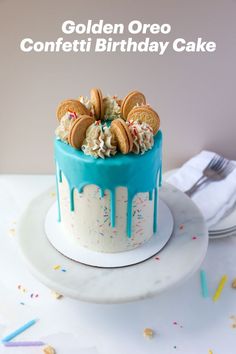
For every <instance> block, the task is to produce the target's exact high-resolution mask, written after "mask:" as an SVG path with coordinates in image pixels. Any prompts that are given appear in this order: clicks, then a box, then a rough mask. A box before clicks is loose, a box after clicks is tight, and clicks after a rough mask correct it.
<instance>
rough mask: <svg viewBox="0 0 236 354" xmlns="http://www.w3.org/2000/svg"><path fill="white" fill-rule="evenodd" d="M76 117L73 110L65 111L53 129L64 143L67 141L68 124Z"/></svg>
mask: <svg viewBox="0 0 236 354" xmlns="http://www.w3.org/2000/svg"><path fill="white" fill-rule="evenodd" d="M76 118H77V115H76V113H75V112H70V111H68V112H66V114H65V115H64V116H63V117H62V118H61V120H60V124H59V126H58V127H57V128H56V130H55V134H56V136H57V137H58V138H59V139H61V140H62V141H64V142H65V143H68V135H69V131H70V126H71V124H72V123H73V121H74V120H75V119H76Z"/></svg>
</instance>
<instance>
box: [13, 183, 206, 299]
mask: <svg viewBox="0 0 236 354" xmlns="http://www.w3.org/2000/svg"><path fill="white" fill-rule="evenodd" d="M54 194H55V193H54V189H51V190H49V191H47V192H45V193H44V194H42V195H41V196H40V197H38V198H37V199H36V200H34V201H33V202H32V203H31V204H30V207H29V208H28V209H27V211H26V212H25V214H24V215H23V216H22V219H21V223H20V227H19V246H20V249H21V251H22V255H23V257H24V260H25V261H26V263H27V265H28V267H29V269H30V271H31V272H32V274H33V275H34V276H35V277H37V278H38V279H39V280H40V281H41V282H42V283H44V284H45V285H46V286H48V287H49V288H51V289H53V290H55V291H57V292H58V293H60V294H62V295H64V296H68V297H72V298H75V299H78V300H82V301H87V302H94V303H122V302H128V301H134V300H140V299H144V298H147V297H151V296H154V295H156V294H158V293H160V292H162V291H164V290H166V289H168V288H170V287H172V286H174V285H176V284H178V283H179V282H181V281H183V280H184V279H186V278H188V277H189V276H191V275H192V274H193V273H194V272H195V271H196V270H197V269H198V268H199V266H200V264H201V262H202V260H203V258H204V256H205V253H206V250H207V245H208V232H207V228H206V225H205V222H204V220H203V217H202V215H201V213H200V212H199V210H198V209H197V207H196V206H195V204H194V203H193V202H192V201H191V200H190V198H188V197H187V196H186V195H185V194H184V193H182V192H180V191H179V190H177V189H176V188H174V187H173V186H171V185H169V184H167V183H165V184H164V186H163V187H162V188H161V191H160V196H161V198H162V200H163V201H164V202H165V203H166V204H167V205H168V206H169V208H170V210H171V212H172V215H173V218H174V231H173V235H172V237H171V239H170V241H169V242H168V243H167V245H166V246H165V247H164V248H163V249H162V251H161V252H159V253H158V254H157V255H155V256H153V257H152V258H149V259H148V260H146V261H144V262H142V263H139V264H136V265H132V266H127V267H123V268H115V269H104V268H98V267H91V266H87V265H83V264H80V263H78V262H75V261H73V260H70V259H69V258H66V257H65V256H63V255H62V254H60V253H59V252H58V251H57V250H56V249H55V248H54V247H53V246H52V245H51V244H50V243H49V241H48V239H47V238H46V235H45V231H44V221H45V217H46V214H47V211H48V209H49V207H50V205H51V204H52V203H53V202H54V201H55V195H54ZM55 266H58V267H55ZM55 268H56V269H55Z"/></svg>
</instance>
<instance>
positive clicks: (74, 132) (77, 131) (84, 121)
mask: <svg viewBox="0 0 236 354" xmlns="http://www.w3.org/2000/svg"><path fill="white" fill-rule="evenodd" d="M94 122H95V119H94V118H93V117H91V116H89V115H82V116H79V117H78V118H77V119H76V120H75V121H74V122H73V123H72V125H71V127H70V131H69V136H68V142H69V144H70V145H71V146H73V147H74V148H75V149H80V148H81V146H82V144H83V141H84V139H85V136H86V130H87V129H88V127H89V126H90V125H91V124H93V123H94Z"/></svg>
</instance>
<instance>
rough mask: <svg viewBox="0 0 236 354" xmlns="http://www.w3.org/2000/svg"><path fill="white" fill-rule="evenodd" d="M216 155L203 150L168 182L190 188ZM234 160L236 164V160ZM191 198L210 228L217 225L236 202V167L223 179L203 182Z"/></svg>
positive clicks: (178, 186)
mask: <svg viewBox="0 0 236 354" xmlns="http://www.w3.org/2000/svg"><path fill="white" fill-rule="evenodd" d="M214 155H215V153H214V152H211V151H202V152H201V153H200V154H198V155H196V156H194V157H193V158H191V159H190V160H189V161H187V162H186V163H185V164H184V165H183V166H182V167H181V168H180V169H179V170H178V171H177V172H176V173H174V174H173V175H172V176H170V177H169V178H168V179H167V182H169V183H171V184H173V185H174V186H176V187H177V188H179V189H180V190H182V191H183V192H184V191H186V190H188V189H189V188H190V187H192V185H193V184H194V183H195V182H196V181H197V180H198V179H199V178H200V177H201V176H202V171H203V170H204V168H205V167H206V166H207V165H208V163H209V162H210V160H211V159H212V157H213V156H214ZM233 162H234V163H235V164H236V161H233ZM191 199H192V200H193V201H194V202H195V203H196V204H197V206H198V207H199V209H200V210H201V212H202V214H203V216H204V217H205V220H206V222H207V226H208V228H210V227H212V226H213V225H215V224H216V223H217V222H218V221H219V220H220V219H222V218H223V217H224V215H226V214H227V213H228V212H229V211H230V210H231V209H232V208H233V207H234V205H235V204H236V168H235V169H234V170H233V172H231V173H230V174H229V175H228V176H227V177H226V178H225V179H224V180H222V181H216V182H211V183H207V184H203V186H202V187H200V188H199V189H198V190H197V191H196V193H194V194H193V195H192V197H191Z"/></svg>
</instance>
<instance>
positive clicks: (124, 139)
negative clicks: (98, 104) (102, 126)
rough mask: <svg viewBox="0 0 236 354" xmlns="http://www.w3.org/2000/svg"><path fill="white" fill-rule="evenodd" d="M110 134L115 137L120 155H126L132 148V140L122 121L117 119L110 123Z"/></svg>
mask: <svg viewBox="0 0 236 354" xmlns="http://www.w3.org/2000/svg"><path fill="white" fill-rule="evenodd" d="M111 132H112V134H113V135H114V137H115V140H116V142H117V145H118V149H119V150H120V151H121V152H122V154H128V153H129V152H131V151H132V148H133V138H132V135H131V133H130V131H129V128H128V126H127V124H126V123H125V122H124V120H123V119H121V118H117V119H115V120H113V121H112V123H111Z"/></svg>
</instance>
